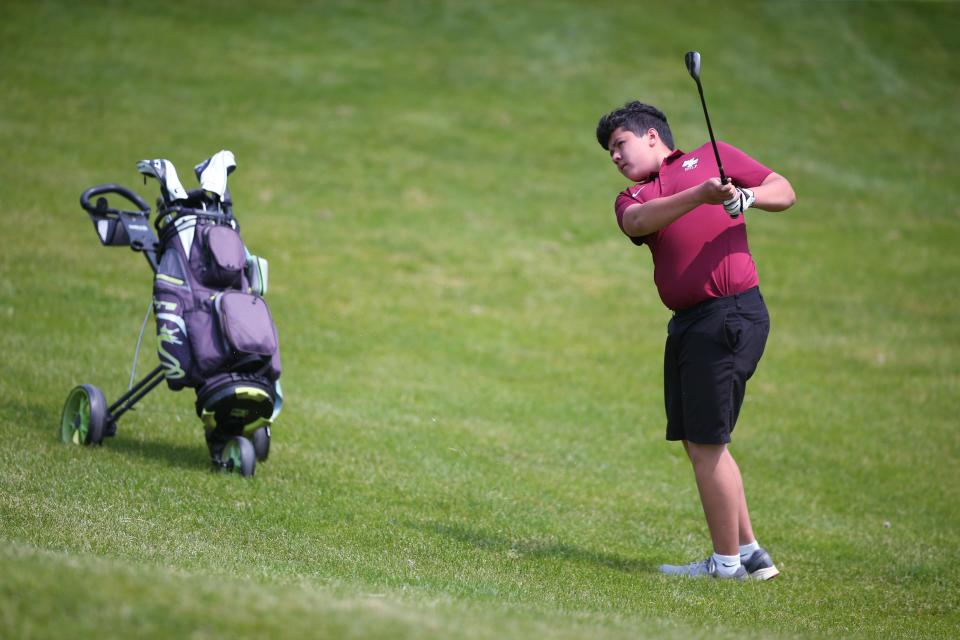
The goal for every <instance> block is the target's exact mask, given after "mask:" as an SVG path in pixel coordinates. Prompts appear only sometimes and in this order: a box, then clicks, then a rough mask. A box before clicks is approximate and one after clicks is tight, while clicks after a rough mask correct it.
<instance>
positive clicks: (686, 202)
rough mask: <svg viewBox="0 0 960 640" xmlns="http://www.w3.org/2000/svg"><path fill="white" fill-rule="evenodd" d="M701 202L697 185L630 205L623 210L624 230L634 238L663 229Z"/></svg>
mask: <svg viewBox="0 0 960 640" xmlns="http://www.w3.org/2000/svg"><path fill="white" fill-rule="evenodd" d="M701 204H703V202H701V201H700V199H699V197H698V195H697V187H691V188H690V189H685V190H684V191H681V192H679V193H675V194H673V195H672V196H666V197H664V198H657V199H655V200H651V201H650V202H644V203H643V204H634V205H630V206H629V207H627V210H626V211H624V212H623V220H622V224H623V230H624V231H626V232H627V235H629V236H633V237H634V238H638V237H640V236H645V235H648V234H651V233H653V232H654V231H659V230H660V229H663V228H664V227H665V226H667V225H668V224H670V223H671V222H673V221H674V220H676V219H677V218H679V217H680V216H682V215H684V214H685V213H689V212H690V211H692V210H693V209H695V208H696V207H698V206H700V205H701Z"/></svg>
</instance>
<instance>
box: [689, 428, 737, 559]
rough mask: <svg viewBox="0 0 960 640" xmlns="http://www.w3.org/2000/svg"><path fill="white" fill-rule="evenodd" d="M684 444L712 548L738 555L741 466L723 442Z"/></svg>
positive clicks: (726, 553)
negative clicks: (691, 465)
mask: <svg viewBox="0 0 960 640" xmlns="http://www.w3.org/2000/svg"><path fill="white" fill-rule="evenodd" d="M686 445H687V453H688V454H689V455H690V461H691V462H692V463H693V473H694V476H695V477H696V480H697V489H698V490H699V492H700V503H701V504H702V505H703V514H704V515H705V516H706V518H707V527H708V528H709V529H710V537H711V539H712V540H713V550H714V551H715V552H716V553H719V554H721V555H725V556H733V555H739V553H740V533H739V522H740V507H741V503H742V502H745V501H744V499H743V485H742V483H741V480H740V470H739V469H738V468H737V464H736V463H735V462H734V461H733V458H732V457H730V454H729V453H728V452H727V445H725V444H697V443H694V442H687V443H686Z"/></svg>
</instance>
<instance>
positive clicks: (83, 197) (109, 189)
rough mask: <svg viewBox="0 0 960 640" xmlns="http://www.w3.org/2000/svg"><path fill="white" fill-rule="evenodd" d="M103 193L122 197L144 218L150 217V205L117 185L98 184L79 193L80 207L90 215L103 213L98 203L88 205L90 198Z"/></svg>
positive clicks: (101, 206) (102, 207)
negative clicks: (144, 216) (135, 207)
mask: <svg viewBox="0 0 960 640" xmlns="http://www.w3.org/2000/svg"><path fill="white" fill-rule="evenodd" d="M105 193H115V194H117V195H120V196H123V197H124V198H126V199H127V200H129V201H130V202H132V203H133V204H135V205H137V208H138V211H139V213H141V214H143V215H146V216H149V215H150V205H148V204H147V203H146V202H144V200H143V198H141V197H140V196H138V195H137V194H136V193H134V192H133V191H131V190H130V189H127V188H126V187H122V186H120V185H118V184H112V183H111V184H100V185H97V186H95V187H90V188H89V189H87V190H86V191H84V192H83V193H81V194H80V206H81V207H83V208H84V209H85V210H86V211H87V213H92V214H97V213H103V212H104V208H105V206H103V205H99V203H98V204H97V205H93V204H90V198H93V197H95V196H100V195H103V194H105Z"/></svg>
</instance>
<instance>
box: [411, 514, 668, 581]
mask: <svg viewBox="0 0 960 640" xmlns="http://www.w3.org/2000/svg"><path fill="white" fill-rule="evenodd" d="M408 526H411V527H412V528H416V529H426V530H428V531H430V532H432V533H436V534H440V535H444V536H447V537H449V538H453V539H455V540H458V541H460V542H463V543H465V544H469V545H472V546H474V547H476V548H477V549H481V550H487V551H496V552H500V553H507V554H509V553H513V554H517V555H518V556H519V557H533V558H557V559H560V560H564V561H568V562H576V563H581V564H592V565H596V566H601V567H606V568H608V569H613V570H615V571H621V572H623V573H654V572H655V571H654V568H653V567H652V566H651V565H650V564H649V563H647V562H643V561H641V560H636V559H632V558H624V557H622V556H618V555H614V554H610V553H601V552H598V551H591V550H589V549H583V548H581V547H577V546H574V545H571V544H565V543H563V542H558V541H556V540H550V539H539V538H520V539H510V538H507V537H504V536H498V535H495V534H490V533H488V532H484V531H480V530H477V529H469V528H467V527H463V526H459V525H454V524H448V523H443V522H429V523H410V524H409V525H408Z"/></svg>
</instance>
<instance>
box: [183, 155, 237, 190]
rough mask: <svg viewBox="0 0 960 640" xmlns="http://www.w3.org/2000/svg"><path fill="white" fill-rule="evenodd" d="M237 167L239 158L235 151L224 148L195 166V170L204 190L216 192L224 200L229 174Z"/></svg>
mask: <svg viewBox="0 0 960 640" xmlns="http://www.w3.org/2000/svg"><path fill="white" fill-rule="evenodd" d="M236 168H237V160H236V158H234V157H233V152H232V151H228V150H227V149H223V150H221V151H218V152H216V153H215V154H213V155H212V156H210V157H209V158H207V159H206V160H204V161H203V162H201V163H200V164H198V165H197V166H195V167H194V168H193V172H194V173H195V174H196V175H197V180H199V181H200V187H201V188H202V189H203V190H204V191H209V192H210V193H215V194H217V195H218V196H220V199H221V200H222V199H223V194H224V193H226V191H227V176H228V175H230V174H231V173H233V170H234V169H236Z"/></svg>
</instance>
